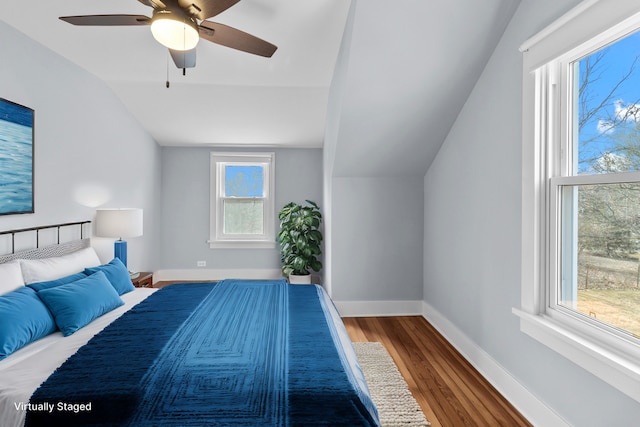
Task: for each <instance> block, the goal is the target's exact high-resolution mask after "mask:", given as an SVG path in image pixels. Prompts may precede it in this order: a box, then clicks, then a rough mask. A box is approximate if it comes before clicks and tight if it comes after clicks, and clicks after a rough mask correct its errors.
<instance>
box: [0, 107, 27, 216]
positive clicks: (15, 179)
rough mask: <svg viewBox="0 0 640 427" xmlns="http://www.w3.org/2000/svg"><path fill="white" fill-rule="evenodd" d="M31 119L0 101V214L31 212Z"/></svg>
mask: <svg viewBox="0 0 640 427" xmlns="http://www.w3.org/2000/svg"><path fill="white" fill-rule="evenodd" d="M33 117H34V111H33V110H32V109H31V108H27V107H24V106H22V105H19V104H16V103H13V102H11V101H7V100H5V99H1V98H0V215H9V214H21V213H33V212H34V206H33V198H34V197H33Z"/></svg>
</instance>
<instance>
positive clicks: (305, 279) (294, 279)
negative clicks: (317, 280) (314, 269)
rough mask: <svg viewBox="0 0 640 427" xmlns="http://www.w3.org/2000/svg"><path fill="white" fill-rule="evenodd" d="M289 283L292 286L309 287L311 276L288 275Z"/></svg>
mask: <svg viewBox="0 0 640 427" xmlns="http://www.w3.org/2000/svg"><path fill="white" fill-rule="evenodd" d="M289 283H291V284H292V285H310V284H311V275H310V274H293V273H291V274H290V275H289Z"/></svg>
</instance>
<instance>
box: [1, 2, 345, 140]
mask: <svg viewBox="0 0 640 427" xmlns="http://www.w3.org/2000/svg"><path fill="white" fill-rule="evenodd" d="M349 4H350V2H349V1H345V0H305V1H296V0H242V1H240V2H239V3H238V4H236V5H234V6H233V7H231V8H230V9H228V10H226V11H225V12H223V13H221V14H220V15H218V16H216V17H214V18H211V19H209V20H210V21H214V22H220V23H223V24H226V25H230V26H232V27H236V28H238V29H240V30H242V31H245V32H248V33H250V34H253V35H255V36H257V37H259V38H262V39H264V40H267V41H269V42H271V43H273V44H275V45H276V46H278V50H277V51H276V53H275V54H274V55H273V57H272V58H263V57H260V56H255V55H251V54H247V53H244V52H239V51H236V50H233V49H229V48H226V47H223V46H219V45H216V44H213V43H210V42H207V41H206V40H201V41H200V43H199V44H198V46H197V65H196V67H195V68H193V69H188V70H187V75H186V76H183V75H182V70H179V69H177V68H176V67H175V65H174V64H173V62H172V61H171V59H170V57H169V55H168V53H167V50H166V49H165V48H164V47H163V46H161V45H159V44H158V43H157V42H156V41H155V40H154V39H153V37H152V35H151V32H150V30H149V27H147V26H136V27H78V26H73V25H70V24H67V23H65V22H63V21H60V20H59V19H58V17H59V16H67V15H91V14H141V15H146V16H151V8H149V7H147V6H144V5H143V4H141V3H140V2H138V1H137V0H109V1H104V0H103V1H99V0H65V1H55V2H54V1H33V2H17V1H7V0H0V19H2V20H3V21H5V22H6V23H8V24H9V25H11V26H13V27H14V28H16V29H18V30H19V31H21V32H23V33H25V34H26V35H27V36H29V37H31V38H32V39H34V40H36V41H38V42H40V43H42V44H43V45H45V46H47V47H48V48H50V49H52V50H54V51H55V52H57V53H59V54H60V55H62V56H64V57H66V58H67V59H69V60H70V61H72V62H74V63H76V64H78V65H79V66H81V67H82V68H84V69H86V70H87V71H89V72H90V73H92V74H94V75H95V76H97V77H98V78H100V79H101V80H103V81H104V82H106V83H107V84H108V85H109V86H110V87H111V88H112V89H113V90H114V91H115V93H116V94H117V95H118V96H119V97H120V98H121V99H122V101H123V102H124V104H125V105H126V106H127V108H128V109H129V110H130V111H131V112H132V113H133V115H134V116H135V117H136V118H137V119H138V120H139V122H140V123H141V124H142V125H143V126H144V127H145V128H146V129H147V130H148V131H149V132H150V133H151V135H152V136H153V137H154V138H155V139H156V141H158V143H160V144H161V145H198V144H217V145H233V144H248V145H270V146H278V145H286V146H302V147H321V146H322V141H323V138H324V126H325V115H326V103H327V97H328V88H329V85H330V83H331V77H332V74H333V68H334V64H335V60H336V55H337V52H338V49H339V46H340V42H341V39H342V33H343V30H344V24H345V20H346V17H347V14H348V10H349ZM167 77H168V78H169V81H170V82H171V84H170V88H169V89H167V88H166V85H165V82H166V80H167Z"/></svg>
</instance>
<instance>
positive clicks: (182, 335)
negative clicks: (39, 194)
mask: <svg viewBox="0 0 640 427" xmlns="http://www.w3.org/2000/svg"><path fill="white" fill-rule="evenodd" d="M83 224H85V225H81V227H84V226H86V222H83ZM89 243H90V242H89V240H88V239H86V238H81V239H79V240H78V241H72V242H69V244H67V243H65V244H56V245H53V247H54V252H53V256H52V251H51V247H49V246H47V247H46V248H42V249H35V250H31V251H27V252H23V251H22V252H21V251H18V252H16V253H12V254H10V255H8V256H6V257H0V279H1V280H2V283H0V425H2V426H23V425H27V426H31V425H36V426H37V425H59V424H62V425H132V426H145V425H149V426H152V425H163V426H164V425H176V426H189V425H194V426H196V425H229V426H233V425H237V426H261V425H264V426H277V425H283V426H284V425H287V426H288V425H291V426H295V425H300V426H307V425H331V426H340V425H343V426H376V425H379V419H378V414H377V410H376V408H375V406H374V404H373V402H372V401H371V398H370V395H369V391H368V389H367V385H366V382H365V380H364V376H363V374H362V371H361V369H360V367H359V365H358V362H357V359H356V357H355V352H354V350H353V347H352V345H351V342H350V340H349V337H348V335H347V333H346V330H345V328H344V325H343V324H342V321H341V320H340V317H339V315H338V313H337V311H336V309H335V307H334V306H333V303H332V302H331V300H330V298H329V297H328V296H327V294H326V293H325V292H324V290H323V289H322V288H321V287H319V286H316V285H290V284H288V283H287V282H286V281H282V280H276V281H247V280H233V279H229V280H223V281H221V282H218V283H185V284H175V285H171V286H168V287H165V288H163V289H159V290H157V289H149V288H135V289H132V285H131V283H130V280H128V283H126V281H125V280H124V276H123V271H124V272H125V273H126V268H124V266H122V265H121V263H120V264H119V261H117V260H113V261H111V262H109V263H107V264H101V263H100V261H99V260H98V259H97V256H96V255H95V252H94V251H93V249H92V248H91V247H90V245H89ZM18 267H19V271H18V270H17V268H18ZM18 274H20V277H18ZM5 278H6V279H5ZM126 278H127V279H128V273H127V277H126ZM21 279H22V281H23V282H24V283H22V284H21V283H20V280H21ZM14 300H15V301H18V307H17V308H16V307H13V306H12V305H11V304H12V303H14V302H15V301H14ZM25 301H26V302H25ZM20 304H23V305H20ZM3 310H4V313H3ZM12 310H13V313H14V314H13V315H12V314H11V313H12ZM85 312H89V313H88V314H87V313H85ZM32 313H35V314H33V315H32ZM3 316H4V322H3ZM11 316H13V317H11ZM32 317H36V318H38V317H39V318H38V319H36V320H34V319H33V318H32ZM7 319H17V320H10V321H9V322H13V323H15V324H13V325H11V327H7V324H8V321H7ZM42 319H45V320H47V319H48V321H43V320H42ZM51 319H53V322H54V325H53V326H52V325H51ZM3 325H4V326H3ZM25 325H26V326H25ZM21 328H22V329H26V330H27V332H25V333H23V334H22V335H30V336H29V339H25V338H24V336H23V337H21V339H22V341H28V342H23V343H20V342H18V343H17V344H16V339H15V338H14V339H13V341H12V340H11V339H9V340H7V339H6V336H5V337H4V338H3V334H5V335H11V334H15V330H20V329H21ZM18 335H20V334H18ZM3 339H4V342H3V341H2V340H3ZM7 341H9V344H7ZM18 341H20V340H18ZM11 346H13V347H14V348H9V349H7V347H11ZM16 347H17V348H16Z"/></svg>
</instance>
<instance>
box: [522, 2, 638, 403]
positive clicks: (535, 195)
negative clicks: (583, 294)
mask: <svg viewBox="0 0 640 427" xmlns="http://www.w3.org/2000/svg"><path fill="white" fill-rule="evenodd" d="M638 26H640V6H639V5H638V4H637V3H635V4H634V2H632V1H627V0H623V1H620V2H616V4H615V7H612V6H611V4H610V2H608V1H606V0H588V1H584V2H583V3H580V4H579V5H578V6H576V7H575V8H574V9H572V10H571V11H569V12H568V13H567V14H565V15H564V16H562V17H561V18H559V19H558V20H557V21H556V22H555V23H553V24H551V25H550V26H549V27H547V28H545V29H544V30H543V31H541V32H540V33H539V34H538V35H535V36H534V37H532V38H531V39H529V40H528V41H527V42H525V44H523V46H522V47H521V51H522V52H523V113H522V114H523V123H522V132H523V135H522V174H523V175H522V176H523V180H522V258H521V259H522V276H521V291H522V293H521V304H520V307H518V308H514V309H513V313H514V314H515V315H517V316H518V317H519V319H520V329H521V331H522V332H524V333H526V334H527V335H529V336H531V337H532V338H534V339H536V340H537V341H539V342H541V343H542V344H544V345H546V346H547V347H549V348H551V349H553V350H554V351H556V352H558V353H560V354H562V355H563V356H565V357H566V358H568V359H569V360H571V361H573V362H574V363H576V364H577V365H579V366H581V367H583V368H584V369H586V370H587V371H589V372H591V373H592V374H593V375H595V376H597V377H598V378H600V379H602V380H603V381H605V382H607V383H609V384H610V385H612V386H613V387H615V388H617V389H618V390H620V391H621V392H623V393H625V394H626V395H628V396H629V397H631V398H633V399H634V400H636V401H637V402H640V347H639V346H638V344H637V343H636V342H634V340H628V341H626V342H625V340H624V339H621V337H618V336H614V335H613V334H611V333H609V332H608V331H607V328H595V327H594V326H593V325H591V324H590V323H589V322H588V321H587V322H585V321H584V319H583V318H582V317H583V316H582V315H580V314H578V313H575V312H572V311H571V310H562V309H560V310H557V309H556V310H550V308H549V298H550V295H549V294H550V288H548V286H549V284H550V283H552V280H554V277H553V275H554V274H556V272H557V270H556V269H557V268H558V267H559V266H558V265H554V261H552V260H556V259H557V257H556V255H557V254H558V251H559V250H560V248H558V247H557V244H556V243H555V242H557V241H558V239H554V238H553V236H554V234H553V233H557V232H558V230H557V228H556V225H557V224H558V222H557V221H559V220H560V219H559V218H554V217H553V216H554V215H557V210H556V209H555V205H556V204H557V203H558V202H559V200H558V198H557V191H556V187H554V186H559V185H575V184H579V183H591V182H593V179H594V178H590V177H588V176H572V177H565V176H558V175H561V174H560V173H559V172H561V171H564V170H565V168H566V167H567V166H566V165H565V164H563V163H562V162H561V161H554V159H556V160H557V159H562V157H561V156H559V153H554V152H552V151H551V149H559V147H560V146H561V145H562V144H561V143H558V141H559V139H561V138H569V137H570V135H569V130H568V129H567V127H566V126H563V125H562V123H563V122H564V123H566V122H567V120H566V116H565V117H564V118H565V120H561V119H562V118H563V116H562V114H564V112H566V111H567V105H563V98H564V99H566V97H563V96H562V95H563V93H564V92H563V91H566V90H567V89H566V87H563V84H564V85H565V86H566V82H568V78H567V76H565V75H562V70H563V67H562V66H560V67H558V68H555V69H554V68H551V69H549V68H548V67H553V65H551V64H553V63H554V62H556V61H559V59H558V58H561V57H563V56H565V55H574V56H575V55H576V54H577V53H578V52H585V49H586V50H589V51H592V50H594V49H595V46H596V45H597V44H602V43H604V40H607V39H608V40H613V39H614V38H615V37H616V35H617V36H618V37H619V36H620V34H624V33H627V34H628V33H629V32H630V29H631V28H638ZM565 69H566V68H565ZM539 88H545V90H539ZM547 88H550V89H549V90H547ZM565 104H566V102H565ZM558 121H559V122H558ZM556 154H558V155H556ZM627 178H633V179H634V180H635V179H637V178H640V176H639V175H638V173H637V172H629V173H627V174H617V176H612V177H598V178H597V179H598V180H600V181H602V180H605V181H610V182H611V183H613V182H617V181H618V180H620V179H627Z"/></svg>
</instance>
